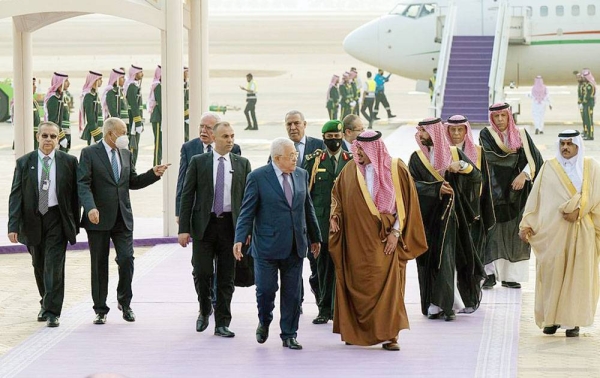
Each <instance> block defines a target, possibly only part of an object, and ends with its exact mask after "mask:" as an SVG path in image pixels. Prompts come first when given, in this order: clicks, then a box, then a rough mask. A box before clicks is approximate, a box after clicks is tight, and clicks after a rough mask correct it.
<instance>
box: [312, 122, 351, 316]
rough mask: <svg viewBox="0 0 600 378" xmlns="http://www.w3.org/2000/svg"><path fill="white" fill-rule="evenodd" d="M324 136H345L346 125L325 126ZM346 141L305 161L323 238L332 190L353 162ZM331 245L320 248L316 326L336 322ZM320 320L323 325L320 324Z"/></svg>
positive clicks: (326, 229) (326, 124)
mask: <svg viewBox="0 0 600 378" xmlns="http://www.w3.org/2000/svg"><path fill="white" fill-rule="evenodd" d="M322 132H323V134H325V133H327V132H340V133H341V132H343V125H342V123H341V122H340V121H338V120H332V121H328V122H326V123H325V125H324V126H323V129H322ZM342 143H343V141H340V144H339V146H340V147H339V149H338V150H337V151H335V152H331V151H329V149H325V150H316V151H315V152H313V153H312V154H309V155H307V156H306V157H305V159H304V164H303V168H304V169H306V170H307V171H308V173H309V175H310V182H309V190H310V196H311V198H312V201H313V206H314V208H315V214H316V215H317V221H318V222H319V228H320V229H321V232H322V234H323V235H329V213H330V208H331V190H332V189H333V184H334V183H335V180H336V178H337V176H338V175H339V173H340V171H341V170H342V169H343V168H344V167H345V166H346V163H347V162H348V161H350V160H352V154H351V153H349V152H347V151H345V150H343V149H342V147H341V146H342ZM328 245H329V243H328V241H327V239H325V241H324V242H323V243H322V244H321V252H320V253H319V257H317V276H318V279H319V290H320V293H319V294H320V295H319V303H317V305H318V307H319V316H318V317H317V319H315V320H314V321H313V323H318V324H320V323H326V322H327V321H328V320H329V319H333V308H334V306H333V301H334V297H335V296H334V292H335V266H334V265H333V261H332V260H331V257H330V256H329V249H328ZM319 318H321V319H322V321H318V319H319Z"/></svg>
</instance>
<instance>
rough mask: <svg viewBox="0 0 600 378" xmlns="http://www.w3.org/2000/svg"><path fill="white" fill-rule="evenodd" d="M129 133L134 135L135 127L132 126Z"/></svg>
mask: <svg viewBox="0 0 600 378" xmlns="http://www.w3.org/2000/svg"><path fill="white" fill-rule="evenodd" d="M129 134H131V135H135V127H132V128H131V132H130V133H129Z"/></svg>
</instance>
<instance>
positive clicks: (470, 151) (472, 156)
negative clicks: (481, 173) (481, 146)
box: [446, 115, 477, 164]
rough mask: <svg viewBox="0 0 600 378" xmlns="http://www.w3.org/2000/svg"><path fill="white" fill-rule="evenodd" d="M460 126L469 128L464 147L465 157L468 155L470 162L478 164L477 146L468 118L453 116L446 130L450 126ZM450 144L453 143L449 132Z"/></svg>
mask: <svg viewBox="0 0 600 378" xmlns="http://www.w3.org/2000/svg"><path fill="white" fill-rule="evenodd" d="M459 125H464V126H465V127H466V128H467V135H465V141H464V143H465V144H464V146H463V151H464V152H465V155H467V157H468V158H469V160H471V162H472V163H474V164H477V146H476V145H475V141H474V140H473V133H472V132H471V124H470V123H469V120H468V119H467V117H465V116H462V115H453V116H452V117H450V118H448V122H447V123H446V126H447V128H446V130H448V128H449V127H450V126H459ZM447 135H448V142H450V143H451V139H450V133H449V132H448V134H447Z"/></svg>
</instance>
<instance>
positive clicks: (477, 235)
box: [446, 115, 496, 289]
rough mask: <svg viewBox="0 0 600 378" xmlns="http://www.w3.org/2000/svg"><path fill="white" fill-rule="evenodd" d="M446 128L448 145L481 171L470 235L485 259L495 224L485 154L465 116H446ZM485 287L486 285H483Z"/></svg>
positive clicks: (482, 258) (480, 256) (481, 259)
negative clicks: (478, 208)
mask: <svg viewBox="0 0 600 378" xmlns="http://www.w3.org/2000/svg"><path fill="white" fill-rule="evenodd" d="M446 127H447V130H448V138H449V139H448V140H449V142H450V145H452V146H456V147H457V148H459V149H460V150H462V151H463V152H464V153H465V155H467V157H468V158H469V160H471V162H472V163H473V164H475V167H476V168H477V169H479V171H481V185H482V187H481V192H480V194H479V206H480V214H481V216H480V217H478V218H477V219H476V220H475V222H473V223H472V224H471V236H472V237H473V244H474V245H475V249H476V250H477V253H478V255H479V260H480V261H482V262H483V261H485V260H486V258H485V243H486V240H487V236H488V233H489V231H490V229H491V228H492V227H494V225H495V224H496V216H495V215H494V204H493V203H492V191H491V185H490V172H489V169H488V165H487V161H486V160H485V154H484V153H483V149H482V148H481V146H479V145H477V144H475V141H474V140H473V133H472V131H471V125H470V124H469V120H468V119H467V117H465V116H462V115H454V116H452V117H449V118H448V121H447V122H446ZM483 288H484V289H486V286H485V285H484V286H483Z"/></svg>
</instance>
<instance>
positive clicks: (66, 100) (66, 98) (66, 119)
mask: <svg viewBox="0 0 600 378" xmlns="http://www.w3.org/2000/svg"><path fill="white" fill-rule="evenodd" d="M72 104H73V96H71V94H70V93H69V91H65V93H64V94H63V102H62V105H63V111H62V124H61V125H60V128H61V130H60V131H61V133H60V134H61V135H60V137H61V138H62V135H63V134H64V137H65V138H66V139H67V147H63V146H60V150H61V151H64V152H67V153H68V152H69V150H70V149H71V107H72Z"/></svg>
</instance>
